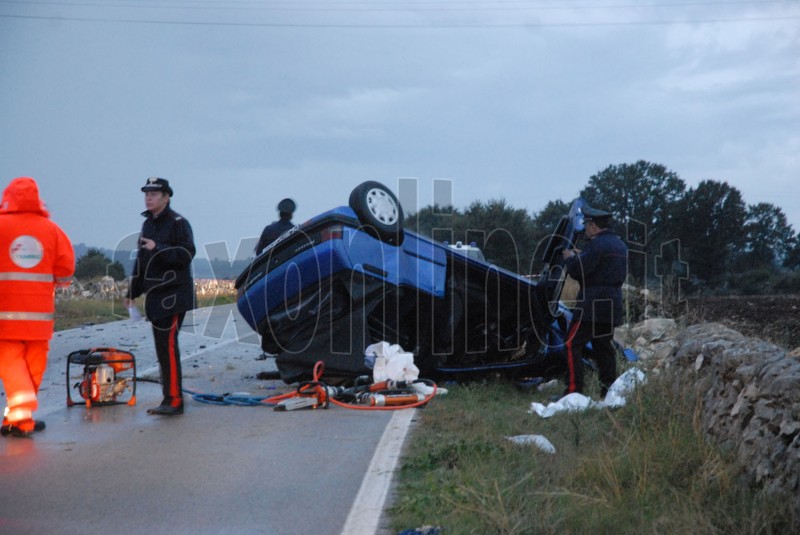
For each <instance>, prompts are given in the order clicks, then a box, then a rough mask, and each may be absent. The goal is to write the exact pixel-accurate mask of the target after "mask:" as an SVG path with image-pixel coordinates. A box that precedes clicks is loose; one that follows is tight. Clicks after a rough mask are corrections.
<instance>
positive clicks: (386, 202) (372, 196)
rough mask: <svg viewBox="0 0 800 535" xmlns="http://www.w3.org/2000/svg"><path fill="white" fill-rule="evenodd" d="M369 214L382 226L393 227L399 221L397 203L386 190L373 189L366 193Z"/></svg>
mask: <svg viewBox="0 0 800 535" xmlns="http://www.w3.org/2000/svg"><path fill="white" fill-rule="evenodd" d="M367 208H368V209H369V213H370V214H372V215H373V217H375V219H377V220H378V221H380V222H381V223H382V224H384V225H394V224H395V223H397V220H398V219H399V214H400V210H399V209H398V206H397V203H396V202H395V200H394V199H393V198H392V196H391V195H389V194H388V193H387V192H386V190H383V189H379V188H373V189H371V190H369V191H368V192H367Z"/></svg>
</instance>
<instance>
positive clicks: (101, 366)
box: [67, 347, 136, 407]
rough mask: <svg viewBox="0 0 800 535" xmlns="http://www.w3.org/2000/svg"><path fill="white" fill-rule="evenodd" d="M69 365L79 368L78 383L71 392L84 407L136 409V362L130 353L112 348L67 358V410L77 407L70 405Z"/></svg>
mask: <svg viewBox="0 0 800 535" xmlns="http://www.w3.org/2000/svg"><path fill="white" fill-rule="evenodd" d="M72 364H75V365H83V375H82V379H81V381H80V382H78V383H75V384H74V385H73V388H74V389H75V390H77V391H78V393H79V394H80V395H81V397H82V398H83V399H84V400H85V402H86V406H87V407H91V406H92V405H93V404H94V405H121V404H127V405H136V358H135V357H134V356H133V353H130V352H129V351H123V350H121V349H115V348H113V347H96V348H92V349H81V350H79V351H73V352H72V353H70V354H69V355H67V406H68V407H72V406H73V405H75V404H76V403H78V402H75V401H73V399H72V395H71V389H70V366H71V365H72ZM126 392H128V393H129V395H126V394H125V393H126ZM123 398H127V399H123Z"/></svg>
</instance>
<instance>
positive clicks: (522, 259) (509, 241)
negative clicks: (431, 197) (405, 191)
mask: <svg viewBox="0 0 800 535" xmlns="http://www.w3.org/2000/svg"><path fill="white" fill-rule="evenodd" d="M406 226H407V227H408V228H410V229H412V230H415V231H417V232H419V233H420V234H425V235H427V236H431V237H433V238H434V239H436V240H439V241H448V242H450V243H454V242H457V241H462V242H465V243H470V242H475V243H476V244H477V245H478V247H480V248H481V249H482V250H483V253H484V255H485V256H486V258H487V259H490V260H491V261H492V262H494V263H495V264H497V265H498V266H501V267H504V268H506V269H509V270H512V271H515V272H517V273H527V272H528V271H529V270H530V267H531V258H532V255H533V251H534V249H535V247H536V235H535V232H534V225H533V220H532V219H531V217H530V215H529V214H528V212H527V211H526V210H523V209H518V208H513V207H511V206H509V205H508V203H507V202H506V201H505V200H504V199H499V200H497V199H492V200H490V201H487V202H480V201H475V202H473V203H472V204H470V206H469V207H468V208H467V209H466V210H464V211H461V210H459V209H457V208H452V207H444V208H443V207H440V206H427V207H425V208H423V209H421V210H420V211H419V212H417V213H415V214H411V215H409V217H408V218H407V219H406Z"/></svg>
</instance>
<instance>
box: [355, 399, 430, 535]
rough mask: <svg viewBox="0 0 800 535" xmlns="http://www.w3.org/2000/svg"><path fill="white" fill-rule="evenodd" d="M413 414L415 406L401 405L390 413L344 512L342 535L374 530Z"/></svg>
mask: <svg viewBox="0 0 800 535" xmlns="http://www.w3.org/2000/svg"><path fill="white" fill-rule="evenodd" d="M415 414H416V409H405V410H397V411H395V412H394V414H393V415H392V419H391V420H390V421H389V423H388V424H387V425H386V429H385V430H384V432H383V436H382V437H381V440H380V442H379V443H378V447H377V448H375V455H373V456H372V461H371V462H370V463H369V468H367V473H366V474H365V475H364V480H363V481H362V482H361V488H360V489H358V494H357V495H356V499H355V500H354V501H353V506H352V508H351V509H350V514H349V515H347V520H346V521H345V523H344V528H342V535H355V534H358V535H361V534H365V535H366V534H374V533H376V532H377V530H378V527H379V526H378V523H379V522H380V518H381V514H382V513H383V508H384V504H385V502H386V497H387V496H388V495H389V488H390V485H391V483H392V477H393V475H394V472H395V469H396V468H397V464H398V462H399V460H400V453H401V451H402V448H403V442H404V441H405V439H406V435H407V434H408V428H409V427H410V426H411V421H412V420H413V418H414V415H415Z"/></svg>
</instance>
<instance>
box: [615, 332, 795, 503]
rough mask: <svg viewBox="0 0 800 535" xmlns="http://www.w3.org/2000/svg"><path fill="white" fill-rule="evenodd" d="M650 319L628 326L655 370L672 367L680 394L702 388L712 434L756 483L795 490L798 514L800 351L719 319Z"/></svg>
mask: <svg viewBox="0 0 800 535" xmlns="http://www.w3.org/2000/svg"><path fill="white" fill-rule="evenodd" d="M648 322H650V323H647V322H645V323H642V324H640V325H638V326H636V327H634V328H633V329H631V331H630V332H629V333H627V334H628V337H627V339H628V340H629V341H630V345H631V346H632V347H634V349H636V350H637V351H638V352H639V353H640V355H641V356H643V357H644V359H645V360H646V361H648V362H649V364H650V365H651V366H650V368H651V370H653V371H658V370H670V371H671V372H674V373H670V374H669V377H672V378H673V379H674V381H675V383H674V386H675V390H676V395H680V393H681V392H685V390H686V388H687V385H692V387H693V388H696V389H697V394H698V396H699V399H700V401H701V407H702V416H701V418H702V420H701V424H702V426H703V430H704V432H705V433H706V435H707V436H709V437H711V438H712V439H713V440H714V441H715V442H717V443H719V444H721V445H722V446H723V447H725V448H728V449H729V450H730V451H733V452H735V454H736V457H737V459H738V461H739V463H740V464H741V466H742V467H743V469H744V472H745V474H746V476H747V477H748V478H749V480H750V481H749V482H750V484H751V485H752V486H754V487H755V488H759V489H763V490H764V491H765V492H766V493H767V494H769V495H776V496H778V495H780V496H782V497H784V498H785V497H787V496H789V497H792V502H793V503H792V504H791V507H793V509H794V511H795V514H796V515H797V516H798V518H800V360H798V358H797V355H798V354H800V351H798V350H797V349H795V350H794V351H790V352H787V351H786V350H785V349H782V348H780V347H778V346H775V345H773V344H770V343H768V342H764V341H762V340H759V339H756V338H748V337H746V336H744V335H742V334H741V333H739V332H737V331H734V330H732V329H729V328H727V327H725V326H724V325H721V324H718V323H705V324H700V325H693V326H690V327H687V328H686V329H682V330H679V329H678V328H677V326H675V324H674V322H672V321H671V320H660V319H659V320H648Z"/></svg>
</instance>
